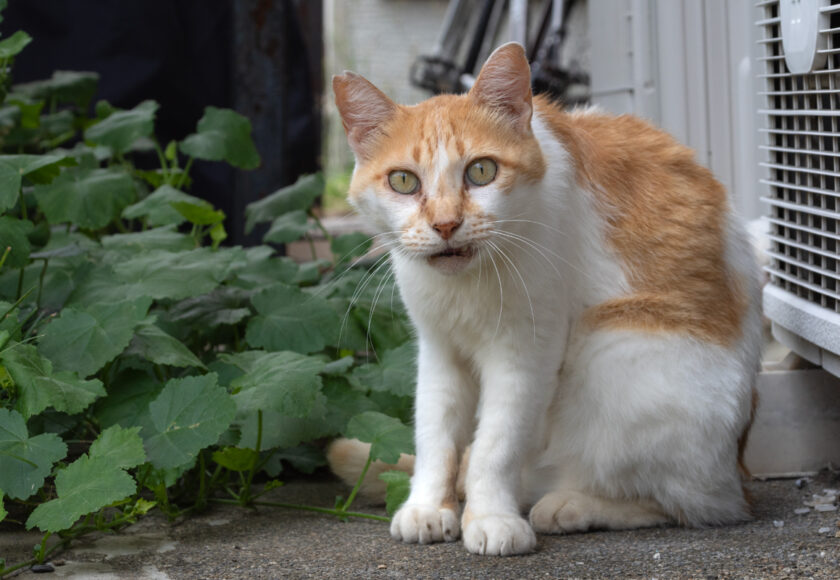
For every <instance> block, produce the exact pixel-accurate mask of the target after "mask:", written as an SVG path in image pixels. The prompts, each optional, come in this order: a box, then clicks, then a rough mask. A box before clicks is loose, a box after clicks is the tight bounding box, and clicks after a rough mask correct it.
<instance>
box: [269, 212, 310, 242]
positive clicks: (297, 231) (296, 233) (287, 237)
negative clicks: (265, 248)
mask: <svg viewBox="0 0 840 580" xmlns="http://www.w3.org/2000/svg"><path fill="white" fill-rule="evenodd" d="M310 229H311V227H310V225H309V216H307V215H306V212H305V211H303V210H300V209H297V210H295V211H290V212H289V213H286V214H283V215H281V216H280V217H279V218H277V219H276V220H274V221H273V222H272V223H271V228H269V230H268V232H267V233H266V234H265V235H264V236H263V243H268V242H271V243H274V244H288V243H289V242H294V241H295V240H298V239H300V238H302V237H303V235H304V234H306V232H308V231H309V230H310Z"/></svg>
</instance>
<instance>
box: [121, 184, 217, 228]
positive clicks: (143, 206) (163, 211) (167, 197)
mask: <svg viewBox="0 0 840 580" xmlns="http://www.w3.org/2000/svg"><path fill="white" fill-rule="evenodd" d="M177 202H181V203H186V204H189V205H192V206H200V207H206V208H209V209H210V210H211V211H212V209H213V208H212V206H211V205H210V204H209V203H208V202H206V201H204V200H203V199H199V198H197V197H194V196H192V195H189V194H186V193H184V192H183V191H180V190H178V189H175V188H174V187H172V186H171V185H162V186H160V187H159V188H157V189H156V190H155V191H154V192H153V193H152V194H151V195H149V196H148V197H146V198H145V199H143V200H142V201H139V202H137V203H135V204H134V205H130V206H128V207H127V208H125V209H124V210H123V212H122V217H123V218H125V219H129V220H132V219H137V218H143V217H145V218H146V223H147V224H148V225H150V226H166V225H170V224H174V225H178V224H182V223H184V221H186V219H187V218H186V217H185V216H184V215H182V213H181V212H179V211H178V210H176V209H175V207H173V204H174V203H177Z"/></svg>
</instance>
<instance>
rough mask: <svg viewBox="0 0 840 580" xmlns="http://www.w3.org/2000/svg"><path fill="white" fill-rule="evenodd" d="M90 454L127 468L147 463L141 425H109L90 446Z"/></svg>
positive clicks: (115, 465) (113, 464) (110, 463)
mask: <svg viewBox="0 0 840 580" xmlns="http://www.w3.org/2000/svg"><path fill="white" fill-rule="evenodd" d="M88 455H90V457H91V458H102V459H106V460H107V462H108V464H109V465H111V466H114V467H122V468H125V469H128V468H130V467H136V466H137V465H140V464H141V463H145V461H146V451H145V450H144V449H143V439H141V438H140V427H132V428H130V429H123V428H122V427H120V426H119V425H113V426H112V427H108V428H107V429H105V430H104V431H103V432H102V433H101V434H100V435H99V437H97V438H96V441H94V442H93V444H92V445H91V446H90V450H89V451H88Z"/></svg>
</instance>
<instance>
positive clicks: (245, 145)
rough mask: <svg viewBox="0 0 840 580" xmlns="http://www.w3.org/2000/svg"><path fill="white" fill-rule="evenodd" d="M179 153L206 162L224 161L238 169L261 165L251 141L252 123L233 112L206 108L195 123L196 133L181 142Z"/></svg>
mask: <svg viewBox="0 0 840 580" xmlns="http://www.w3.org/2000/svg"><path fill="white" fill-rule="evenodd" d="M180 149H181V152H182V153H184V154H186V155H189V156H191V157H195V158H196V159H204V160H207V161H222V160H224V161H227V162H228V163H230V164H231V165H233V166H235V167H239V168H240V169H254V168H256V167H257V166H258V165H259V164H260V156H259V153H257V149H256V147H254V142H253V140H252V139H251V122H250V121H249V120H248V119H247V118H246V117H243V116H242V115H240V114H239V113H237V112H235V111H231V110H229V109H217V108H216V107H207V108H206V109H204V116H203V117H201V119H200V120H199V121H198V132H197V133H194V134H192V135H190V136H188V137H187V138H186V139H184V140H183V141H182V142H181V146H180Z"/></svg>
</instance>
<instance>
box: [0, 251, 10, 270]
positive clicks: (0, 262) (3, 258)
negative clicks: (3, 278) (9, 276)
mask: <svg viewBox="0 0 840 580" xmlns="http://www.w3.org/2000/svg"><path fill="white" fill-rule="evenodd" d="M11 253H12V246H6V251H4V252H3V255H2V256H0V270H2V269H3V264H5V263H6V258H8V257H9V254H11Z"/></svg>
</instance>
